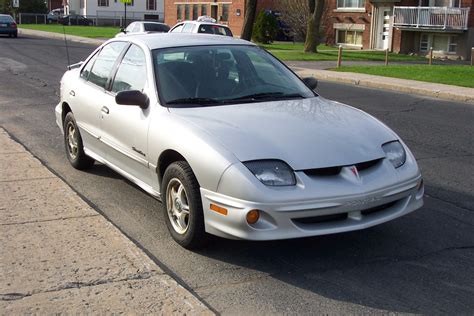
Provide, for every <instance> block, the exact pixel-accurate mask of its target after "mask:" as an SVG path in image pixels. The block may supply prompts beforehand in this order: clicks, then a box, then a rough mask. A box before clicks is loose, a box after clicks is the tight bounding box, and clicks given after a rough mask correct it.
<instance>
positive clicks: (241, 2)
mask: <svg viewBox="0 0 474 316" xmlns="http://www.w3.org/2000/svg"><path fill="white" fill-rule="evenodd" d="M274 1H278V0H258V2H257V3H258V4H257V12H259V11H261V10H263V9H270V8H272V4H273V3H274ZM245 6H246V1H245V0H165V23H166V24H168V25H169V26H173V25H175V24H176V23H177V22H180V21H185V20H196V19H197V18H198V17H199V16H201V15H209V16H212V17H213V18H214V19H216V20H217V22H218V23H222V24H226V25H228V26H229V28H230V29H231V30H232V33H233V34H234V35H235V36H240V33H241V31H242V26H243V23H244V16H245Z"/></svg>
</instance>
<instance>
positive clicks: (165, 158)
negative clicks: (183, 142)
mask: <svg viewBox="0 0 474 316" xmlns="http://www.w3.org/2000/svg"><path fill="white" fill-rule="evenodd" d="M176 161H186V159H185V158H184V157H183V156H182V155H181V154H180V153H178V152H177V151H175V150H172V149H167V150H165V151H164V152H162V153H161V155H160V158H158V167H156V171H157V173H158V182H159V183H160V185H161V181H162V180H163V175H164V174H165V170H166V168H168V166H169V165H171V164H172V163H173V162H176ZM186 162H187V161H186Z"/></svg>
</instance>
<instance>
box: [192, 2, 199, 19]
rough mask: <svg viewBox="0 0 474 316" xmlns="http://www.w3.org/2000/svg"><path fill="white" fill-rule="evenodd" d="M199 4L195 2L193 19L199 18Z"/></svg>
mask: <svg viewBox="0 0 474 316" xmlns="http://www.w3.org/2000/svg"><path fill="white" fill-rule="evenodd" d="M198 10H199V6H198V5H197V4H193V20H197V18H198V16H199V14H198Z"/></svg>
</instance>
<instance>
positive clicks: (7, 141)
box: [0, 128, 214, 315]
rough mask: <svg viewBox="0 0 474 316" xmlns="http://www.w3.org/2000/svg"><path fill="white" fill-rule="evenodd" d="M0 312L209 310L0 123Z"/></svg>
mask: <svg viewBox="0 0 474 316" xmlns="http://www.w3.org/2000/svg"><path fill="white" fill-rule="evenodd" d="M0 212H1V215H2V216H1V217H0V227H1V228H0V245H1V247H0V248H1V253H2V255H1V256H0V276H1V280H2V281H1V282H0V315H23V314H99V315H100V314H119V313H124V314H160V315H188V314H189V315H213V314H214V313H213V312H212V311H211V310H210V309H209V308H208V307H206V306H205V305H204V304H203V303H202V302H200V301H199V300H198V299H197V298H196V297H195V296H194V295H193V294H192V293H190V292H189V291H188V290H186V289H185V288H183V287H182V286H181V285H179V284H178V283H177V282H176V281H175V280H174V279H173V278H171V277H170V276H169V275H168V274H166V273H165V272H164V271H163V270H162V269H161V268H160V267H159V266H158V265H157V264H156V263H155V262H154V261H153V260H151V259H150V258H149V257H148V256H147V255H146V254H145V253H144V252H143V251H142V250H141V249H139V248H138V247H137V245H135V244H134V243H133V242H132V241H131V240H129V239H128V238H127V237H126V236H125V235H124V234H122V233H121V232H120V231H119V229H118V228H116V227H115V226H113V225H112V224H111V223H110V222H109V221H107V220H106V219H105V218H104V217H103V216H101V215H100V214H99V213H97V212H96V211H95V210H94V209H92V208H91V207H90V206H89V205H88V204H87V203H86V202H85V201H83V200H82V199H81V198H80V197H79V196H78V195H77V194H76V193H75V192H74V191H73V190H72V189H71V188H70V187H69V186H68V185H67V184H66V183H64V182H63V181H62V180H61V179H60V178H58V177H57V176H56V175H54V174H53V173H52V172H51V171H49V170H48V169H47V168H46V167H45V166H44V165H42V164H41V162H40V161H38V159H36V158H34V157H33V156H32V155H31V154H30V153H29V152H28V151H27V150H26V149H25V148H24V147H23V146H21V145H20V144H18V143H17V142H15V141H13V140H12V139H11V138H10V136H9V135H8V134H7V133H6V132H5V131H4V130H3V129H2V128H0Z"/></svg>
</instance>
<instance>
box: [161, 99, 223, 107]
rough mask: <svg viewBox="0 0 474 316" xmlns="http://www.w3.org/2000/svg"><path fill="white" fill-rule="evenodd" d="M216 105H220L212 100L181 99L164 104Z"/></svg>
mask: <svg viewBox="0 0 474 316" xmlns="http://www.w3.org/2000/svg"><path fill="white" fill-rule="evenodd" d="M216 103H220V102H219V101H218V100H216V99H212V98H181V99H175V100H171V101H168V102H166V104H200V105H206V104H216Z"/></svg>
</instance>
